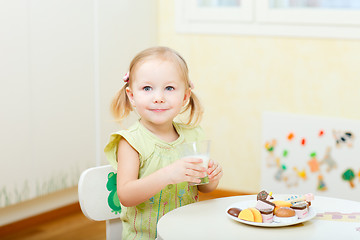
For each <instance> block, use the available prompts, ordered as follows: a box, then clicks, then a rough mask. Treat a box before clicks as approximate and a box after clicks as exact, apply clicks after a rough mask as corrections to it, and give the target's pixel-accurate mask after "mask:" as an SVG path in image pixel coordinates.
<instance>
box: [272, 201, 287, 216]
mask: <svg viewBox="0 0 360 240" xmlns="http://www.w3.org/2000/svg"><path fill="white" fill-rule="evenodd" d="M272 203H274V204H275V210H274V213H276V211H277V210H278V209H279V208H281V207H288V208H289V207H290V206H291V203H290V202H287V201H282V200H276V201H273V202H272Z"/></svg>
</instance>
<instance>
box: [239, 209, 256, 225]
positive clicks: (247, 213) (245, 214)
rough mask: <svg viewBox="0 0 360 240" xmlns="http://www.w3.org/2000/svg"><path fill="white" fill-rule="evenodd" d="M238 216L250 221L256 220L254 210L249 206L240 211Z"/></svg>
mask: <svg viewBox="0 0 360 240" xmlns="http://www.w3.org/2000/svg"><path fill="white" fill-rule="evenodd" d="M238 218H240V219H242V220H245V221H250V222H254V220H255V217H254V214H253V213H252V211H251V210H250V209H249V208H247V209H244V210H242V211H241V212H240V214H239V216H238Z"/></svg>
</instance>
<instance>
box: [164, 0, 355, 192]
mask: <svg viewBox="0 0 360 240" xmlns="http://www.w3.org/2000/svg"><path fill="white" fill-rule="evenodd" d="M158 8H159V10H158V11H159V13H160V15H159V20H158V24H159V26H158V28H159V31H158V38H159V44H160V45H167V46H169V47H172V48H175V49H176V50H178V51H179V52H180V53H181V54H182V55H183V56H184V58H185V59H186V60H187V62H188V64H189V68H190V77H191V79H192V80H193V82H194V84H195V89H194V92H196V93H197V94H198V95H199V96H200V98H201V100H202V102H203V104H204V106H205V116H204V120H203V122H202V126H203V127H204V129H205V130H206V131H207V133H208V135H209V138H211V139H212V140H213V148H212V157H213V158H214V159H215V160H217V161H219V162H220V163H221V164H222V166H223V168H224V177H223V179H222V181H221V184H220V186H219V187H220V188H223V189H229V190H236V191H241V192H256V191H258V190H259V188H260V157H261V156H260V154H261V150H262V147H263V146H262V144H261V115H262V112H264V111H279V112H290V113H299V114H313V115H318V116H330V117H342V118H351V119H360V111H358V110H357V109H358V106H357V105H358V104H357V103H359V102H360V94H359V89H360V81H359V77H358V76H360V68H359V67H358V62H359V56H360V41H359V40H339V39H337V40H335V39H311V38H285V37H282V38H280V37H255V36H235V35H200V34H178V33H176V30H175V24H174V23H175V19H174V15H175V14H174V1H173V0H171V1H169V0H159V2H158Z"/></svg>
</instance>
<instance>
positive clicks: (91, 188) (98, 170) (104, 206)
mask: <svg viewBox="0 0 360 240" xmlns="http://www.w3.org/2000/svg"><path fill="white" fill-rule="evenodd" d="M78 194H79V203H80V207H81V211H82V212H83V213H84V215H85V216H86V217H87V218H89V219H91V220H95V221H105V220H111V219H116V218H117V219H118V218H119V214H120V211H121V207H120V203H119V198H118V196H117V191H116V172H115V170H114V169H113V168H112V167H111V166H110V165H106V166H99V167H93V168H89V169H87V170H85V171H84V172H82V174H81V176H80V179H79V184H78Z"/></svg>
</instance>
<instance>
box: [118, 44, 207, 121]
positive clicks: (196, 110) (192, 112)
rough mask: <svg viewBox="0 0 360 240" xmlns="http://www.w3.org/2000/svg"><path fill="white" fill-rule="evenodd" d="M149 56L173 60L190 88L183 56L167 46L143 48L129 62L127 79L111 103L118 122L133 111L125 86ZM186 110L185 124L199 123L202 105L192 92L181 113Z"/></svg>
mask: <svg viewBox="0 0 360 240" xmlns="http://www.w3.org/2000/svg"><path fill="white" fill-rule="evenodd" d="M150 58H161V59H164V60H166V61H171V62H173V63H174V64H175V65H176V66H177V67H178V69H179V72H180V74H181V77H182V78H183V79H184V83H185V85H186V87H188V88H191V87H192V84H191V82H190V79H189V70H188V67H187V64H186V62H185V60H184V59H183V57H181V55H180V54H179V53H177V52H176V51H175V50H173V49H171V48H168V47H152V48H148V49H145V50H143V51H141V52H140V53H138V54H137V55H136V56H135V57H134V59H133V60H132V61H131V63H130V67H129V81H128V82H126V84H125V85H124V86H123V87H122V88H121V89H120V90H119V91H118V92H117V93H116V95H115V97H114V99H113V100H112V103H111V111H112V114H113V115H114V117H115V119H116V120H117V121H119V122H121V121H122V120H124V118H126V117H127V116H128V115H129V114H130V112H131V111H133V108H132V105H131V103H130V100H129V98H128V96H127V94H126V88H127V87H128V86H130V84H131V82H132V79H133V76H134V74H132V73H134V72H135V71H136V68H137V67H138V66H139V65H140V64H141V63H143V62H144V61H146V60H147V59H150ZM186 112H188V121H187V122H186V124H187V125H191V126H196V125H198V124H199V123H200V121H201V118H202V115H203V112H204V111H203V107H202V105H201V104H200V101H199V99H198V98H197V97H196V95H195V94H194V93H193V92H192V93H191V95H190V99H189V102H188V103H187V104H186V106H185V107H184V109H183V111H182V112H181V113H186Z"/></svg>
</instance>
